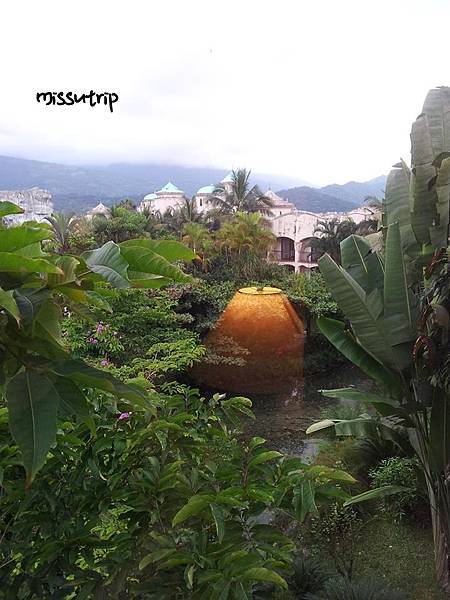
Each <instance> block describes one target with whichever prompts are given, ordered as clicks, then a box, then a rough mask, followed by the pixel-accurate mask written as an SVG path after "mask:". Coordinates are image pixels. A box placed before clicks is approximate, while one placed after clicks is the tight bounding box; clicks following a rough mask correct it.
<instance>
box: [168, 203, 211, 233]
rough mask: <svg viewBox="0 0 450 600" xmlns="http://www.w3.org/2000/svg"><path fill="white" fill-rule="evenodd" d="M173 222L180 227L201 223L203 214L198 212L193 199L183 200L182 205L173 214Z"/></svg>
mask: <svg viewBox="0 0 450 600" xmlns="http://www.w3.org/2000/svg"><path fill="white" fill-rule="evenodd" d="M173 219H174V221H175V222H176V223H177V224H178V225H179V226H180V229H181V227H182V226H183V225H184V224H185V223H202V222H203V220H204V219H203V214H202V213H201V212H199V210H198V208H197V203H196V201H195V197H193V198H191V199H189V198H185V197H184V198H183V204H180V205H179V206H178V207H177V208H176V209H175V210H174V212H173Z"/></svg>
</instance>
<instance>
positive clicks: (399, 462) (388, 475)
mask: <svg viewBox="0 0 450 600" xmlns="http://www.w3.org/2000/svg"><path fill="white" fill-rule="evenodd" d="M419 472H420V471H419V461H418V459H417V458H402V457H396V456H393V457H391V458H386V459H384V460H382V461H381V463H380V465H378V466H377V467H375V468H374V469H372V470H371V471H370V472H369V477H370V479H371V482H372V487H373V488H377V487H382V486H385V485H398V486H402V487H405V488H407V490H406V491H405V492H401V493H399V494H394V495H392V496H387V497H385V498H383V499H382V500H380V507H381V510H382V511H383V512H387V513H389V514H391V515H392V516H393V517H394V519H397V520H399V519H402V518H403V517H405V516H407V515H409V516H413V515H414V513H415V512H416V510H419V509H420V508H421V507H422V506H423V504H424V502H425V498H426V495H425V493H424V490H423V487H422V486H421V484H420V479H419Z"/></svg>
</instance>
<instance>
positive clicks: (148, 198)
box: [144, 192, 158, 200]
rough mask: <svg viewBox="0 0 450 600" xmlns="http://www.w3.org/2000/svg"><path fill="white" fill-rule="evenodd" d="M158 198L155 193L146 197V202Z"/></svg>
mask: <svg viewBox="0 0 450 600" xmlns="http://www.w3.org/2000/svg"><path fill="white" fill-rule="evenodd" d="M157 198H158V196H157V195H156V194H155V193H154V192H152V193H151V194H147V195H146V196H144V200H156V199H157Z"/></svg>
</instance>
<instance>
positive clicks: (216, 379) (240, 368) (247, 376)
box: [193, 287, 304, 394]
mask: <svg viewBox="0 0 450 600" xmlns="http://www.w3.org/2000/svg"><path fill="white" fill-rule="evenodd" d="M303 341H304V328H303V324H302V322H301V321H300V319H299V318H298V316H297V313H296V312H295V310H294V309H293V307H292V305H291V304H290V302H289V300H288V299H287V298H286V296H285V295H284V294H283V293H282V292H281V290H279V289H278V288H272V287H264V288H255V287H250V288H242V289H240V290H239V291H238V292H237V293H236V294H235V295H234V297H233V298H232V300H231V301H230V303H229V304H228V306H227V308H226V309H225V311H224V312H223V314H222V316H221V317H220V319H219V320H218V321H217V323H216V325H215V326H214V327H213V329H211V331H210V332H209V333H208V334H207V335H206V337H205V339H204V340H203V344H204V346H206V349H207V353H206V356H205V358H204V359H203V361H202V362H201V363H199V364H197V365H196V366H195V367H194V370H193V375H194V377H195V379H196V380H197V381H198V382H199V383H200V384H202V385H206V386H208V387H211V388H216V389H219V390H226V391H232V392H239V393H257V394H271V393H275V392H278V391H280V390H286V389H290V388H292V387H293V385H295V383H296V382H298V381H299V379H300V378H301V376H302V371H303Z"/></svg>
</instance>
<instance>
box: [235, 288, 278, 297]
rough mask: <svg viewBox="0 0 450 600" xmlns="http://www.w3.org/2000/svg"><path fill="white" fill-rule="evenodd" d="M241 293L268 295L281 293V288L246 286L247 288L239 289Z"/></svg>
mask: <svg viewBox="0 0 450 600" xmlns="http://www.w3.org/2000/svg"><path fill="white" fill-rule="evenodd" d="M239 293H241V294H250V295H252V296H254V295H258V294H262V295H264V296H267V295H268V294H281V290H280V289H279V288H275V287H263V288H257V287H246V288H241V289H240V290H239Z"/></svg>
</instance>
